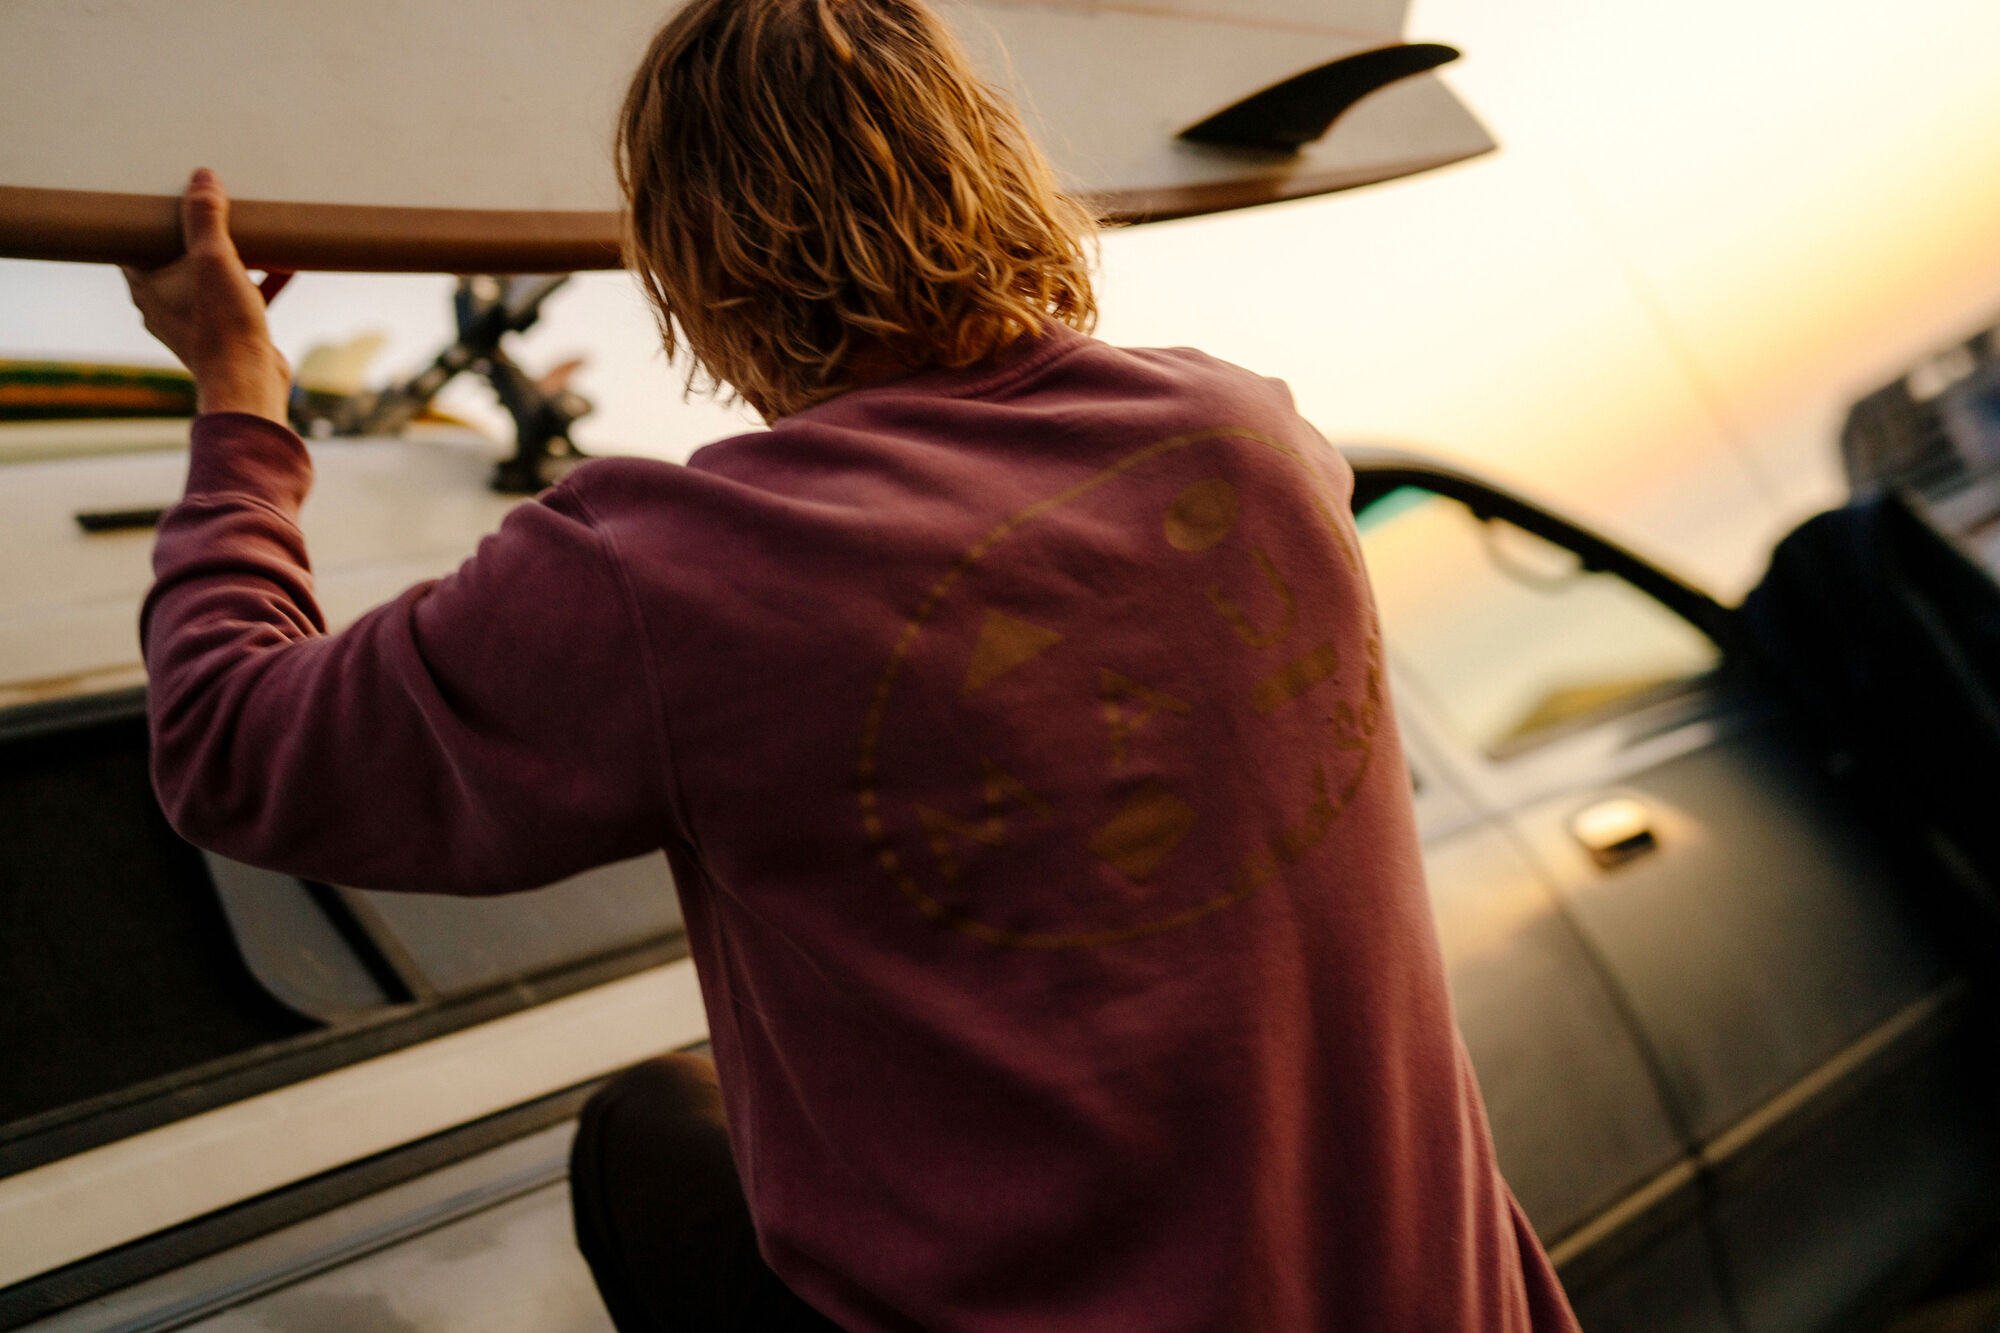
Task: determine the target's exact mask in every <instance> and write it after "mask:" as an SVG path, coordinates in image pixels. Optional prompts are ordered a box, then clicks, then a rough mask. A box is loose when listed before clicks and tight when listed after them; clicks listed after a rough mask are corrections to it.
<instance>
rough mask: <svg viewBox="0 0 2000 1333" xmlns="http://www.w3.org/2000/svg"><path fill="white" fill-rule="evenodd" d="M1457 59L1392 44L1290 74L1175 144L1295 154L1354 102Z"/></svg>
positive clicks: (1434, 46)
mask: <svg viewBox="0 0 2000 1333" xmlns="http://www.w3.org/2000/svg"><path fill="white" fill-rule="evenodd" d="M1456 59H1458V51H1457V50H1456V49H1455V48H1453V47H1449V46H1445V45H1443V44H1442V43H1440V42H1398V43H1397V44H1396V45H1394V46H1381V47H1376V48H1375V49H1374V50H1372V51H1359V52H1356V53H1355V54H1354V55H1351V56H1343V57H1341V58H1340V59H1339V60H1334V61H1330V62H1328V63H1327V64H1324V65H1320V66H1318V67H1316V68H1313V69H1309V70H1306V71H1305V72H1304V73H1303V74H1294V75H1293V76H1292V77H1291V78H1289V79H1286V80H1284V81H1283V82H1281V83H1274V84H1272V85H1271V86H1270V87H1268V88H1266V89H1264V90H1263V91H1262V92H1257V93H1252V94H1250V96H1248V97H1246V98H1244V99H1243V100H1242V101H1240V102H1237V103H1234V104H1233V105H1230V106H1226V107H1224V108H1223V109H1222V110H1220V111H1218V112H1216V113H1215V114H1214V115H1212V116H1210V117H1208V118H1207V119H1206V120H1203V121H1199V122H1197V123H1195V124H1193V125H1190V126H1188V127H1187V128H1186V129H1184V130H1182V131H1181V132H1180V134H1179V136H1178V137H1179V138H1182V139H1187V140H1189V141H1191V142H1193V143H1206V144H1220V145H1223V146H1225V147H1230V148H1267V149H1280V150H1287V151H1294V152H1295V151H1297V150H1298V149H1300V148H1303V147H1304V146H1305V145H1307V144H1309V143H1311V142H1312V141H1313V140H1315V139H1317V138H1319V137H1320V136H1321V135H1323V134H1325V133H1326V132H1327V131H1328V130H1330V129H1332V128H1333V122H1334V121H1336V120H1338V119H1340V117H1341V116H1342V115H1343V114H1344V113H1345V112H1346V111H1347V109H1348V108H1349V107H1352V106H1353V105H1354V104H1355V103H1356V102H1359V101H1360V100H1361V99H1362V98H1364V97H1366V96H1368V94H1370V93H1372V92H1376V91H1378V90H1380V89H1382V88H1386V87H1388V86H1389V85H1390V84H1392V83H1395V82H1398V81H1399V80H1402V79H1407V78H1409V77H1411V76H1412V75H1416V74H1422V73H1424V72H1426V71H1428V70H1433V69H1436V68H1437V67H1438V66H1439V65H1444V64H1448V63H1450V62H1451V61H1453V60H1456Z"/></svg>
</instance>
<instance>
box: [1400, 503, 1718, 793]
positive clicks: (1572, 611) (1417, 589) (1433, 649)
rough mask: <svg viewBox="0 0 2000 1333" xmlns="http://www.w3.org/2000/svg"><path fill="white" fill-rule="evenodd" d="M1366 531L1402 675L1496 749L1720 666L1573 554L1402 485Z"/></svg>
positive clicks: (1704, 641) (1708, 644)
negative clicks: (1588, 568) (1584, 565)
mask: <svg viewBox="0 0 2000 1333" xmlns="http://www.w3.org/2000/svg"><path fill="white" fill-rule="evenodd" d="M1360 527H1361V541H1362V547H1363V550H1364V553H1365V555H1366V559H1367V563H1368V572H1369V577H1370V579H1371V581H1372V582H1373V584H1374V588H1375V597H1376V603H1377V606H1378V609H1379V611H1380V614H1381V617H1382V623H1383V632H1384V634H1385V635H1386V637H1387V639H1388V644H1389V650H1390V652H1391V653H1392V654H1393V655H1394V656H1395V657H1396V658H1397V660H1398V662H1399V664H1400V666H1401V667H1402V670H1403V672H1404V674H1405V675H1406V676H1407V677H1409V679H1410V681H1411V683H1412V684H1413V685H1415V686H1416V687H1417V688H1419V689H1421V690H1422V691H1423V693H1424V695H1425V696H1426V698H1427V699H1428V700H1429V702H1430V704H1431V706H1432V707H1433V708H1434V709H1436V710H1437V712H1438V713H1439V714H1440V715H1441V718H1442V720H1443V721H1444V722H1445V723H1446V724H1447V725H1449V726H1450V727H1451V728H1452V729H1453V730H1454V731H1455V732H1457V734H1458V736H1459V738H1460V739H1461V740H1462V741H1464V742H1466V743H1467V744H1469V745H1471V746H1473V747H1474V748H1476V749H1478V750H1480V751H1482V752H1483V753H1485V754H1487V755H1489V756H1492V757H1495V758H1499V757H1504V756H1506V755H1508V754H1511V753H1514V752H1517V751H1519V750H1521V749H1523V748H1525V747H1528V746H1531V745H1533V744H1535V743H1536V742H1538V741H1540V740H1543V739H1547V738H1548V737H1550V736H1553V735H1555V734H1557V733H1558V732H1559V731H1560V730H1562V729H1564V728H1566V727H1568V726H1571V725H1574V724H1576V723H1578V722H1580V721H1582V720H1584V719H1587V718H1593V717H1599V716H1603V715H1605V714H1608V713H1610V712H1613V711H1616V710H1618V709H1620V708H1624V707H1629V706H1631V705H1633V704H1634V703H1637V702H1639V701H1641V700H1644V699H1647V698H1651V697H1655V696H1656V695H1657V694H1659V693H1660V692H1661V691H1664V690H1667V689H1671V688H1672V687H1674V686H1677V685H1679V684H1681V683H1684V682H1686V681H1688V680H1690V679H1692V678H1695V677H1698V676H1701V675H1703V674H1705V673H1707V672H1708V671H1710V670H1712V669H1713V668H1714V667H1715V666H1717V665H1718V664H1719V662H1720V661H1721V652H1720V650H1719V649H1718V648H1717V647H1716V645H1715V643H1714V642H1713V641H1711V640H1710V639H1709V638H1708V637H1707V636H1706V635H1704V634H1702V633H1701V631H1699V630H1698V629H1696V628H1695V627H1694V626H1693V625H1691V624H1689V623H1688V622H1687V621H1686V620H1684V619H1683V618H1682V617H1681V616H1679V615H1677V614H1676V613H1675V612H1673V611H1672V610H1670V609H1668V608H1667V607H1666V606H1665V605H1663V604H1661V603H1660V602H1659V601H1658V600H1656V599H1654V598H1653V597H1651V596H1649V595H1647V594H1646V593H1644V592H1642V591H1640V590H1639V589H1638V588H1635V587H1633V586H1632V585H1631V584H1630V583H1628V582H1626V581H1625V580H1624V579H1621V578H1619V577H1617V576H1616V575H1613V574H1607V573H1599V572H1593V571H1590V570H1586V569H1585V568H1584V567H1583V564H1582V562H1581V561H1580V560H1579V559H1578V557H1577V556H1576V555H1575V554H1574V553H1573V552H1571V551H1568V550H1566V549H1565V548H1563V547H1560V546H1557V545H1555V544H1554V543H1553V542H1550V541H1548V540H1546V539H1544V538H1542V537H1539V536H1536V535H1535V534H1533V533H1530V532H1527V531H1525V530H1523V529H1521V528H1519V527H1516V526H1515V525H1513V524H1511V523H1508V522H1506V521H1504V520H1501V519H1481V518H1479V517H1477V516H1476V515H1474V514H1473V513H1472V511H1471V510H1470V509H1468V508H1466V507H1465V506H1464V505H1463V504H1461V503H1459V502H1458V501H1456V500H1452V499H1448V498H1446V497H1444V496H1440V495H1435V494H1432V493H1431V492H1429V491H1424V490H1420V489H1417V488H1415V487H1408V486H1406V487H1402V488H1399V489H1397V490H1395V491H1391V492H1390V493H1389V494H1387V495H1385V496H1383V497H1382V498H1381V499H1380V500H1377V501H1376V502H1375V503H1374V504H1372V505H1370V506H1368V508H1367V509H1366V510H1364V511H1363V513H1362V515H1361V519H1360Z"/></svg>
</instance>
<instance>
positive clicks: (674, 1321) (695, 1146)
mask: <svg viewBox="0 0 2000 1333" xmlns="http://www.w3.org/2000/svg"><path fill="white" fill-rule="evenodd" d="M569 1181H570V1198H571V1203H572V1206H573V1207H574V1209H575V1213H576V1242H577V1246H578V1248H580V1249H581V1250H582V1251H583V1257H584V1259H585V1260H587V1261H588V1262H589V1264H590V1271H591V1275H592V1276H594V1277H595V1278H596V1279H597V1289H598V1290H599V1291H600V1292H602V1293H603V1294H604V1304H605V1306H606V1307H607V1308H608V1309H609V1310H610V1311H611V1322H612V1323H614V1324H616V1325H617V1326H618V1330H619V1333H720V1331H721V1330H734V1329H742V1330H745V1331H746V1333H753V1331H754V1333H791V1331H792V1330H813V1331H814V1333H825V1331H826V1330H829V1329H836V1328H837V1326H836V1325H835V1324H833V1323H832V1322H831V1321H830V1320H828V1319H827V1318H826V1316H824V1315H822V1314H820V1313H819V1312H818V1311H816V1310H814V1309H813V1308H812V1307H811V1306H809V1305H807V1304H806V1303H805V1302H804V1301H802V1300H800V1299H799V1298H798V1297H797V1296H794V1295H793V1294H792V1292H791V1290H790V1288H788V1287H786V1286H785V1284H784V1283H783V1282H781V1281H780V1280H779V1279H778V1275H777V1274H776V1273H773V1272H772V1271H771V1269H770V1267H769V1266H768V1265H767V1264H765V1262H764V1259H763V1256H762V1255H760V1254H759V1253H758V1252H757V1233H756V1231H755V1229H754V1228H752V1226H751V1225H750V1210H749V1207H748V1206H747V1205H746V1204H745V1203H744V1201H743V1187H742V1184H741V1183H740V1182H739V1180H738V1179H737V1175H736V1163H735V1161H734V1160H733V1159H732V1158H731V1157H730V1155H729V1140H728V1137H727V1135H726V1133H725V1131H724V1128H723V1117H722V1099H721V1096H720V1095H719V1094H718V1092H717V1091H716V1086H715V1065H714V1063H713V1062H712V1061H710V1060H708V1059H707V1058H705V1057H703V1056H699V1055H668V1056H662V1057H660V1058H659V1059H656V1060H648V1061H646V1062H645V1063H644V1064H641V1065H635V1066H633V1067H632V1068H631V1069H628V1070H626V1071H625V1072H624V1073H622V1074H620V1075H618V1076H617V1077H616V1078H614V1079H612V1080H611V1081H610V1082H609V1083H607V1084H605V1085H604V1086H603V1087H602V1088H600V1089H598V1091H597V1094H596V1095H595V1096H593V1097H592V1098H591V1099H590V1101H589V1102H587V1103H585V1105H584V1108H583V1115H582V1118H581V1120H580V1122H579V1123H578V1126H577V1132H576V1143H575V1145H574V1146H573V1147H572V1148H571V1149H570V1171H569Z"/></svg>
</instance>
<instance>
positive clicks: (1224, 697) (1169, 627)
mask: <svg viewBox="0 0 2000 1333" xmlns="http://www.w3.org/2000/svg"><path fill="white" fill-rule="evenodd" d="M1356 616H1360V617H1363V618H1364V625H1363V626H1361V627H1357V626H1355V625H1354V624H1353V623H1352V622H1353V618H1354V617H1356ZM1383 708H1384V701H1383V688H1382V668H1381V650H1380V645H1379V642H1378V640H1377V638H1376V637H1375V632H1374V622H1373V613H1372V611H1371V610H1370V608H1369V604H1368V601H1367V597H1366V593H1365V584H1364V582H1363V580H1362V576H1361V572H1360V558H1359V555H1358V553H1357V552H1356V550H1355V545H1354V539H1353V530H1352V527H1351V525H1350V524H1349V523H1348V522H1347V521H1346V519H1345V516H1344V514H1342V513H1341V512H1340V509H1339V507H1338V505H1337V502H1336V500H1335V499H1334V497H1333V496H1332V494H1331V491H1330V489H1329V487H1328V485H1327V483H1326V480H1325V478H1324V477H1323V476H1322V475H1321V473H1320V472H1319V470H1318V469H1317V468H1315V467H1314V466H1313V465H1312V464H1311V463H1309V462H1308V460H1307V459H1305V458H1304V457H1302V456H1301V455H1300V454H1299V452H1298V451H1297V450H1296V449H1295V448H1293V447H1292V446H1291V445H1289V444H1286V443H1284V442H1283V441H1280V440H1277V439H1274V438H1272V437H1270V436H1268V435H1264V434H1262V433H1260V432H1256V431H1251V430H1245V429H1235V428H1221V429H1214V430H1205V431H1198V432H1194V433H1191V434H1187V435H1181V436H1176V437H1174V438H1172V439H1168V440H1163V441H1161V442H1159V443H1157V444H1154V445H1151V446H1149V447H1147V448H1144V449H1141V450H1139V451H1137V452H1136V453H1133V454H1131V455H1129V456H1127V457H1126V458H1123V459H1121V460H1119V461H1118V462H1117V463H1114V464H1112V465H1111V466H1110V467H1107V468H1105V469H1104V470H1103V471H1101V472H1098V473H1096V474H1095V475H1093V476H1091V477H1088V478H1086V479H1085V480H1083V481H1081V482H1079V483H1077V484H1076V485H1074V486H1072V487H1070V488H1069V489H1067V490H1065V491H1063V492H1062V493H1060V494H1058V495H1054V496H1051V497H1049V498H1048V499H1046V500H1043V501H1041V502H1040V503H1038V504H1034V505H1030V506H1029V507H1027V508H1025V509H1023V510H1021V511H1020V512H1019V513H1017V514H1015V515H1013V516H1012V517H1011V518H1008V519H1007V520H1006V521H1005V522H1002V523H1000V524H998V525H997V526H995V527H994V528H993V529H992V530H991V531H989V532H988V533H986V534H985V535H984V536H983V537H981V538H980V539H979V540H978V541H977V542H975V543H973V545H972V546H971V547H970V548H969V549H967V550H966V551H965V552H964V553H963V554H961V555H960V556H959V558H958V559H957V560H956V561H954V562H953V563H952V564H951V566H950V567H949V568H948V569H946V570H945V572H944V573H943V574H942V575H941V576H940V577H939V578H938V579H937V580H936V582H935V583H933V584H932V585H931V587H930V589H929V590H928V592H927V593H926V595H925V597H924V599H923V601H922V603H921V604H920V605H919V606H918V608H917V610H916V612H915V613H914V614H913V615H911V617H910V618H909V620H908V621H907V622H906V623H905V624H904V626H903V628H902V631H901V633H900V634H899V635H898V636H897V639H896V643H895V646H894V648H893V649H892V651H891V652H890V655H889V660H888V661H887V662H886V663H885V664H884V666H883V668H882V672H881V675H880V676H879V678H878V679H877V682H876V687H875V692H874V695H873V697H872V699H871V700H870V703H869V708H868V712H867V715H866V717H865V719H864V721H863V725H862V734H861V752H860V766H859V773H858V778H859V783H858V786H859V800H860V812H861V826H862V832H863V834H864V836H865V838H866V840H867V846H868V851H869V853H870V855H871V857H872V858H873V859H874V860H875V862H876V863H877V864H878V865H879V866H880V867H881V869H882V870H883V872H884V873H885V874H886V875H887V876H888V877H889V879H890V880H891V881H892V882H893V883H894V884H895V886H896V888H897V889H898V890H899V891H900V892H901V894H902V896H903V897H904V898H906V899H907V900H908V901H909V902H910V903H911V904H913V905H914V906H915V907H916V908H917V910H918V911H920V912H921V913H922V914H923V915H924V916H926V917H928V918H929V919H931V920H932V921H934V922H936V923H938V924H940V925H942V926H946V927H949V928H950V929H953V930H956V931H959V932H962V933H964V934H966V935H970V936H972V937H973V938H976V939H979V940H983V941H985V942H987V943H991V944H997V945H1006V946H1012V947H1016V948H1029V949H1075V948H1084V947H1090V946H1097V945H1106V944H1115V943H1118V942H1120V941H1125V940H1132V939H1138V938H1142V937H1145V936H1149V935H1157V934H1160V933H1162V932H1165V931H1169V930H1173V929H1175V928H1177V927H1180V926H1184V925H1187V924H1189V923H1191V922H1194V921H1198V920H1200V919H1202V918H1203V917H1206V916H1209V915H1211V914H1213V913H1215V912H1218V911H1221V910H1222V909H1224V908H1227V907H1229V906H1231V905H1233V904H1235V903H1240V902H1242V901H1244V900H1245V899H1247V898H1249V897H1250V896H1251V895H1252V894H1254V893H1256V892H1257V890H1258V889H1260V888H1262V887H1263V886H1264V885H1266V884H1268V883H1270V882H1271V881H1272V880H1274V879H1276V878H1277V877H1278V876H1279V875H1280V874H1281V873H1283V871H1284V869H1285V868H1286V867H1287V866H1289V865H1292V864H1294V863H1296V862H1299V861H1301V860H1302V859H1304V858H1305V857H1306V856H1307V855H1309V854H1310V853H1311V852H1312V851H1313V849H1314V848H1316V847H1317V846H1319V844H1320V843H1321V842H1322V841H1323V840H1324V838H1325V837H1326V835H1327V833H1328V832H1329V831H1330V829H1331V828H1332V827H1333V825H1334V823H1335V821H1336V820H1338V819H1339V817H1340V816H1341V814H1342V813H1343V812H1344V811H1345V810H1346V809H1347V807H1348V805H1349V804H1350V803H1351V802H1352V800H1353V798H1354V795H1355V793H1356V791H1358V790H1359V788H1360V785H1361V782H1362V779H1363V777H1364V776H1365V774H1366V773H1367V771H1368V767H1369V763H1370V760H1371V758H1372V756H1373V753H1374V748H1375V742H1376V737H1377V734H1378V731H1379V729H1380V724H1381V722H1382V717H1383Z"/></svg>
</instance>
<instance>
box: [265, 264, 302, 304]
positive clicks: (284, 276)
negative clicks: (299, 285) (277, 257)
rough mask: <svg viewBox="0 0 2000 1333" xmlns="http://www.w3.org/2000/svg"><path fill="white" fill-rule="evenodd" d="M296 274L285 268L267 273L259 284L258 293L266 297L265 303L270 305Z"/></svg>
mask: <svg viewBox="0 0 2000 1333" xmlns="http://www.w3.org/2000/svg"><path fill="white" fill-rule="evenodd" d="M296 276H297V275H296V274H293V273H287V272H285V271H284V270H283V269H278V270H276V271H274V272H271V273H266V274H265V275H264V280H263V281H262V282H260V283H258V284H257V294H258V295H259V296H261V297H263V298H264V304H265V305H269V304H271V302H273V301H275V300H277V299H278V293H279V292H282V291H283V290H285V284H286V283H288V282H290V281H291V280H292V279H293V278H294V277H296Z"/></svg>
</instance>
